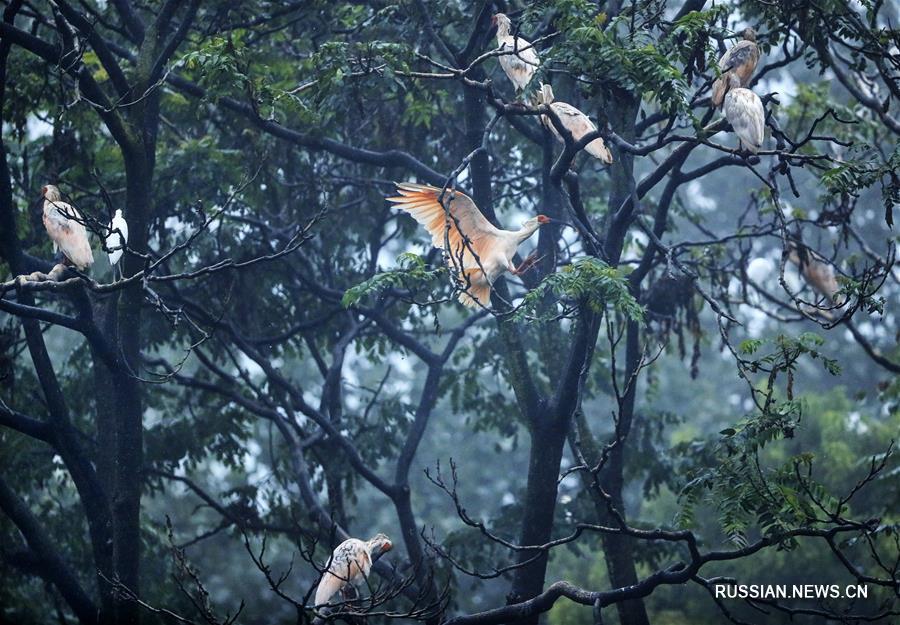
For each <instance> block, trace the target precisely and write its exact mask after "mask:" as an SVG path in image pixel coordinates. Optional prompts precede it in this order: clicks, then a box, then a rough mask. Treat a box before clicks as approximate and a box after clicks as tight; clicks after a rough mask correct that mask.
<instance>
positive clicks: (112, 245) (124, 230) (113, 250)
mask: <svg viewBox="0 0 900 625" xmlns="http://www.w3.org/2000/svg"><path fill="white" fill-rule="evenodd" d="M109 231H110V232H109V235H107V237H106V249H107V251H108V252H109V264H110V265H112V266H113V267H115V266H116V264H117V263H118V262H119V260H120V259H121V258H122V254H124V253H125V244H126V243H128V222H127V221H125V218H124V217H122V211H121V210H116V214H115V215H114V216H113V218H112V221H111V222H110V223H109Z"/></svg>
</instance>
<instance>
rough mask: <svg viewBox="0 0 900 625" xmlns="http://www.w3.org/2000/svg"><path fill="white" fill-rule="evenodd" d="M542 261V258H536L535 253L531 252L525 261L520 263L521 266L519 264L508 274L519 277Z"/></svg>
mask: <svg viewBox="0 0 900 625" xmlns="http://www.w3.org/2000/svg"><path fill="white" fill-rule="evenodd" d="M542 260H544V256H541V257H540V258H538V255H537V252H532V253H531V254H529V255H528V257H527V258H526V259H525V260H523V261H522V264H520V265H519V266H518V267H516V268H515V269H514V270H513V271H511V272H510V273H512V274H513V275H514V276H520V275H522V274H523V273H525V272H526V271H528V270H529V269H531V268H532V267H534V266H535V265H536V264H538V263H539V262H541V261H542Z"/></svg>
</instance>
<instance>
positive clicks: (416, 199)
mask: <svg viewBox="0 0 900 625" xmlns="http://www.w3.org/2000/svg"><path fill="white" fill-rule="evenodd" d="M397 190H398V191H399V192H400V195H399V196H395V197H389V198H387V199H388V201H389V202H393V203H395V204H397V206H399V207H400V208H402V209H403V210H405V211H406V212H407V213H409V214H410V215H412V216H413V218H414V219H415V220H416V221H418V222H419V223H420V224H422V226H424V227H425V229H426V230H427V231H428V233H429V234H430V235H431V243H432V245H434V246H435V247H437V248H440V249H442V250H444V251H446V252H447V253H448V254H449V255H451V256H452V262H453V264H454V265H459V264H460V260H462V267H465V268H468V267H477V266H478V262H476V261H475V258H474V257H473V256H472V251H474V252H475V254H477V255H478V259H479V261H483V259H484V258H485V256H486V254H487V253H488V251H489V250H490V248H491V245H492V243H494V241H495V240H496V237H497V236H498V235H499V233H500V231H499V230H498V229H497V228H495V227H494V225H493V224H491V222H489V221H488V220H487V219H486V218H485V216H484V215H483V214H482V213H481V211H480V210H479V209H478V207H477V206H476V205H475V202H473V201H472V198H470V197H469V196H468V195H466V194H465V193H460V192H459V191H454V190H451V189H448V190H447V191H446V192H444V197H443V198H442V199H443V205H442V204H441V201H440V195H441V190H440V189H438V188H437V187H432V186H429V185H424V184H413V183H410V182H401V183H398V184H397ZM445 207H446V210H445ZM467 241H468V242H467ZM447 243H449V248H447V245H446V244H447ZM470 248H471V249H470Z"/></svg>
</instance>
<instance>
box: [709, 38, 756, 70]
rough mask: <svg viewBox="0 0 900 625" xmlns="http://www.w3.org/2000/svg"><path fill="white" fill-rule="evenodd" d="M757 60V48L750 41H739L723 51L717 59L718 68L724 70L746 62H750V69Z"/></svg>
mask: <svg viewBox="0 0 900 625" xmlns="http://www.w3.org/2000/svg"><path fill="white" fill-rule="evenodd" d="M758 61H759V48H758V47H757V45H756V44H755V43H754V42H752V41H741V42H739V43H737V44H735V45H734V46H732V47H731V48H729V49H728V51H726V52H725V54H723V55H722V58H721V59H719V69H720V70H722V71H723V72H726V71H728V70H730V69H734V68H736V67H741V66H742V65H745V64H747V63H750V64H752V68H750V69H751V71H752V70H753V69H755V68H756V63H757V62H758Z"/></svg>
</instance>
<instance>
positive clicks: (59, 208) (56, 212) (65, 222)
mask: <svg viewBox="0 0 900 625" xmlns="http://www.w3.org/2000/svg"><path fill="white" fill-rule="evenodd" d="M41 195H42V196H43V198H44V217H43V221H44V228H46V229H47V234H48V235H50V239H51V240H52V241H53V251H57V250H59V251H62V253H63V257H64V261H63V264H66V263H67V262H68V263H71V264H72V265H74V266H75V267H77V268H78V269H80V270H81V271H84V270H85V269H87V268H88V267H90V266H91V265H92V264H93V263H94V253H93V252H92V251H91V244H90V242H89V241H88V234H87V229H86V228H85V227H84V224H83V223H81V214H79V212H78V211H77V210H76V209H75V207H74V206H72V205H71V204H67V203H66V202H63V201H62V199H61V197H60V195H59V189H58V188H56V187H55V186H54V185H52V184H48V185H46V186H44V187H43V188H41Z"/></svg>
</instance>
